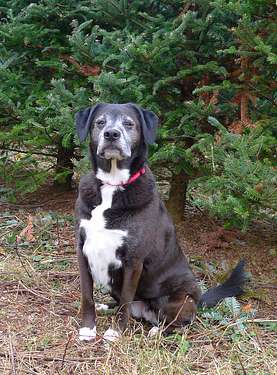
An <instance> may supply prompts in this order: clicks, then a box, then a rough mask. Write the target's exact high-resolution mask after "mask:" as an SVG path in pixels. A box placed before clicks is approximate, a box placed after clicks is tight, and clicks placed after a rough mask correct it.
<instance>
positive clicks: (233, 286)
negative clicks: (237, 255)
mask: <svg viewBox="0 0 277 375" xmlns="http://www.w3.org/2000/svg"><path fill="white" fill-rule="evenodd" d="M244 266H245V261H244V260H241V261H239V263H238V264H237V266H236V267H235V268H234V270H233V271H232V273H231V275H230V277H229V278H228V279H227V280H226V281H225V282H224V283H223V284H221V285H218V286H216V287H214V288H211V289H208V290H207V292H206V293H204V294H203V295H202V296H201V299H200V302H199V304H198V307H201V306H206V307H212V306H215V305H216V304H217V303H218V302H220V301H222V300H223V299H224V298H226V297H236V296H239V295H241V294H243V289H242V287H243V284H244V283H245V281H246V279H247V277H246V274H245V272H244Z"/></svg>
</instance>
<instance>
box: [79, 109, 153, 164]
mask: <svg viewBox="0 0 277 375" xmlns="http://www.w3.org/2000/svg"><path fill="white" fill-rule="evenodd" d="M158 121H159V120H158V117H157V116H156V115H155V114H154V113H153V112H151V111H148V110H145V109H142V108H140V107H139V106H137V105H136V104H133V103H127V104H97V105H96V106H94V107H91V108H86V109H84V110H81V111H80V112H78V113H77V115H76V127H77V133H78V136H79V138H80V141H81V142H82V141H84V140H85V139H86V137H87V136H88V135H89V134H90V138H91V145H92V148H93V150H94V153H96V155H97V158H101V159H106V160H110V159H117V160H127V159H130V158H132V157H133V156H134V154H135V153H136V151H137V150H138V148H139V147H140V146H141V144H143V145H144V146H147V145H148V144H153V143H154V142H155V136H156V129H157V126H158Z"/></svg>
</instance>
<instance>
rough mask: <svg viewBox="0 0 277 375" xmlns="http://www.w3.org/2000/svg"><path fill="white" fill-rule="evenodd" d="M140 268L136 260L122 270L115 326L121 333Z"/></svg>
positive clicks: (127, 316)
mask: <svg viewBox="0 0 277 375" xmlns="http://www.w3.org/2000/svg"><path fill="white" fill-rule="evenodd" d="M142 268H143V264H142V262H141V261H138V260H136V261H133V262H132V263H131V264H128V265H125V267H124V269H123V285H122V290H121V296H120V303H119V309H118V312H117V325H118V328H119V329H120V331H121V332H124V331H125V330H126V328H127V324H128V320H129V315H130V304H131V303H132V302H133V300H134V297H135V294H136V290H137V287H138V283H139V279H140V276H141V272H142Z"/></svg>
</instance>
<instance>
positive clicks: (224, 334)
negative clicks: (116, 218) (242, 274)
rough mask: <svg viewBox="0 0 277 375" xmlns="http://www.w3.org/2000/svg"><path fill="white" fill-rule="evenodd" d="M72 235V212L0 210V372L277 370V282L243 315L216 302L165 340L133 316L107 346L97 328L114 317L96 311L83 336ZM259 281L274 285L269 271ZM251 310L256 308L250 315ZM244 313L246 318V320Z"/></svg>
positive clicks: (244, 304) (172, 374) (170, 374)
mask: <svg viewBox="0 0 277 375" xmlns="http://www.w3.org/2000/svg"><path fill="white" fill-rule="evenodd" d="M57 223H58V224H57ZM57 225H58V227H57ZM190 225H193V224H192V223H190ZM211 225H212V224H211ZM24 228H28V229H26V230H25V231H24ZM73 236H74V230H73V221H72V216H71V215H68V214H66V215H65V214H58V213H53V212H52V213H51V212H50V213H49V212H41V211H35V212H33V213H32V215H30V213H28V212H27V211H24V210H20V212H19V211H16V210H14V211H12V212H8V213H7V209H6V211H5V213H3V214H2V213H1V215H0V241H1V242H0V287H1V294H0V373H1V375H2V374H3V375H6V374H13V375H21V374H36V375H38V374H39V375H44V374H45V375H46V374H58V375H59V374H64V375H67V374H105V375H108V374H115V375H121V374H128V375H137V374H142V375H147V374H151V375H156V374H157V375H160V374H166V375H178V374H180V375H181V374H184V375H185V374H211V375H214V374H220V375H221V374H222V375H229V374H247V375H248V374H277V355H276V353H277V341H276V338H277V335H276V329H277V320H276V318H277V317H276V310H275V306H274V301H275V302H276V300H274V298H276V293H275V297H274V292H275V290H276V289H275V288H270V289H266V290H268V291H269V292H268V293H269V296H268V294H266V295H262V297H258V294H256V295H255V296H253V295H251V296H250V297H249V298H248V297H246V299H245V300H243V301H240V302H241V309H240V312H239V313H238V314H237V313H236V312H234V313H233V314H229V313H226V311H225V310H224V309H225V307H220V306H219V307H218V308H216V309H214V310H212V311H210V310H209V311H207V312H204V313H203V312H200V313H199V315H198V318H197V319H196V321H195V322H194V323H193V324H192V325H191V326H188V327H185V328H184V329H182V330H179V331H178V332H176V333H175V334H172V335H170V336H167V337H164V336H162V335H158V336H156V337H153V338H148V337H147V333H148V331H149V329H150V328H151V327H149V326H148V325H147V324H146V323H142V322H137V321H135V320H133V319H131V321H130V324H129V331H128V333H127V334H125V335H124V336H123V337H122V338H121V339H120V340H119V341H118V342H116V343H115V344H113V345H109V346H108V345H106V344H105V343H104V341H103V340H102V336H101V335H103V334H104V332H105V330H106V329H107V328H108V327H109V326H110V325H111V324H112V320H113V314H101V313H100V314H98V321H97V332H98V336H97V339H96V340H95V341H93V342H90V343H84V342H80V341H78V328H79V324H80V318H79V297H80V295H79V276H78V269H77V263H76V257H75V250H74V237H73ZM224 251H226V250H225V249H224ZM199 254H201V252H199ZM222 257H223V258H224V257H225V255H224V256H223V255H222ZM205 258H207V256H205ZM225 259H226V257H225ZM227 260H228V259H227ZM202 261H203V264H204V261H205V260H204V259H202ZM198 268H199V267H198ZM204 268H205V267H204V266H203V269H204ZM196 272H199V269H196ZM203 275H204V278H205V279H206V280H210V279H213V277H214V276H213V275H210V274H209V275H208V274H207V273H205V271H203V272H202V271H201V272H200V275H199V276H200V279H201V278H202V279H203ZM213 280H214V279H213ZM213 282H215V280H214V281H213ZM259 282H260V283H261V282H262V284H265V285H267V284H269V285H272V286H274V285H275V284H274V281H272V280H271V279H270V278H268V279H266V280H263V279H259ZM209 285H210V284H209ZM95 297H96V301H97V302H103V301H107V300H110V297H109V296H107V295H102V294H101V292H100V291H97V292H96V296H95ZM254 310H256V315H255V314H252V315H251V312H254ZM234 311H235V310H234ZM220 314H221V315H220ZM228 314H229V315H228ZM240 314H250V315H249V316H248V315H247V316H248V318H245V319H244V320H243V321H241V318H240V317H241V315H240ZM245 316H246V315H245ZM217 319H218V320H217Z"/></svg>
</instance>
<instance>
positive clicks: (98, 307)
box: [95, 303, 109, 311]
mask: <svg viewBox="0 0 277 375" xmlns="http://www.w3.org/2000/svg"><path fill="white" fill-rule="evenodd" d="M95 308H96V310H97V311H106V310H109V306H108V305H105V304H104V303H96V304H95Z"/></svg>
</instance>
